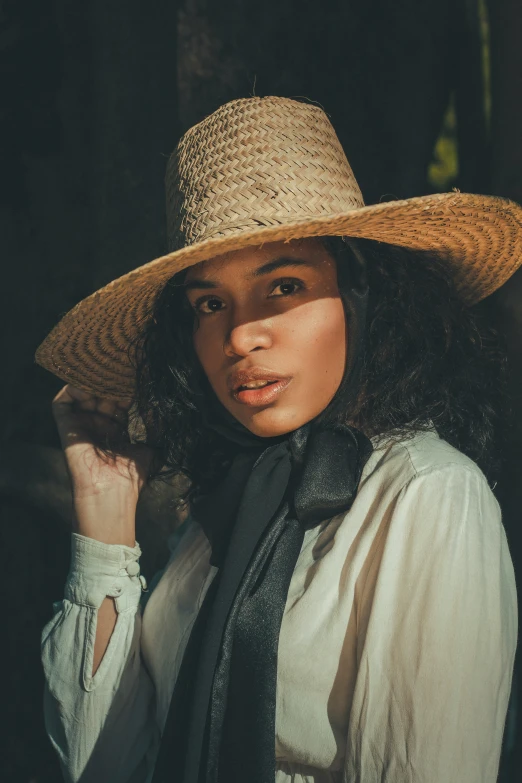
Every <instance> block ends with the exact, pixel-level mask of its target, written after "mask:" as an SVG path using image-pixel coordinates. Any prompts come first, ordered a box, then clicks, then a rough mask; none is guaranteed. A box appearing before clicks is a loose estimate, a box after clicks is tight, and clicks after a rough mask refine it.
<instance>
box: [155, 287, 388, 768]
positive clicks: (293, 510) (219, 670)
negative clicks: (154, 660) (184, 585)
mask: <svg viewBox="0 0 522 783" xmlns="http://www.w3.org/2000/svg"><path fill="white" fill-rule="evenodd" d="M366 299H367V290H365V291H363V293H362V294H361V293H360V292H357V291H354V299H353V301H352V302H351V304H352V318H351V323H350V327H351V329H350V337H351V340H350V342H349V346H350V350H349V356H348V359H347V370H346V372H345V378H344V379H343V384H350V385H351V384H353V383H354V382H356V379H357V375H358V372H357V371H356V369H357V365H358V362H359V359H360V355H361V353H362V351H361V347H362V333H363V329H362V326H363V324H364V320H365V311H366ZM343 384H342V385H343ZM335 401H336V398H334V400H333V401H332V403H330V405H329V406H328V408H327V409H325V411H323V413H322V414H321V415H320V416H318V417H317V418H316V419H314V420H313V421H310V422H308V423H306V424H304V425H303V426H302V427H300V428H299V429H297V430H294V431H293V432H291V433H289V434H287V435H284V436H281V437H277V438H269V439H267V438H260V437H258V436H256V435H253V434H252V433H251V432H250V431H249V430H248V429H247V428H245V427H243V426H242V425H241V424H240V423H239V422H237V420H236V419H234V417H233V416H232V415H231V414H230V413H228V412H227V411H226V409H225V408H224V407H223V406H221V405H220V404H219V403H218V402H217V400H214V402H213V412H212V414H211V416H210V417H209V418H208V420H207V424H208V426H210V427H211V428H212V429H214V430H215V431H217V432H219V433H220V434H221V435H222V436H223V437H226V438H227V439H229V440H232V441H233V442H234V443H235V444H237V447H238V449H237V453H236V455H235V457H234V459H233V462H232V464H231V467H230V469H229V471H228V473H227V476H226V477H225V479H224V481H223V482H222V484H221V485H220V486H219V487H218V488H217V489H216V490H215V491H214V492H213V493H211V495H207V496H205V497H204V498H201V499H200V500H199V501H198V502H197V503H195V504H193V506H192V509H191V512H192V516H193V517H194V518H195V519H196V520H197V521H198V522H199V523H200V524H201V526H202V528H203V530H204V532H205V534H206V536H207V537H208V539H209V541H210V544H211V547H212V555H211V559H210V563H211V564H212V565H215V566H216V567H217V568H218V572H217V573H216V575H215V577H214V579H213V581H212V583H211V584H210V587H209V588H208V590H207V593H206V595H205V598H204V601H203V604H202V606H201V609H200V610H199V612H198V615H197V617H196V621H195V623H194V626H193V628H192V632H191V634H190V637H189V640H188V643H187V647H186V649H185V653H184V656H183V660H182V663H181V667H180V671H179V673H178V677H177V680H176V684H175V687H174V692H173V696H172V700H171V704H170V708H169V713H168V716H167V721H166V724H165V728H164V732H163V736H162V741H161V747H160V751H159V754H158V758H157V761H156V766H155V771H154V776H153V783H243V781H244V780H245V777H248V779H249V781H251V783H271V782H272V781H273V780H274V777H275V709H276V703H275V697H276V683H277V650H278V642H279V632H280V627H281V621H282V617H283V612H284V608H285V605H286V598H287V593H288V588H289V585H290V580H291V578H292V574H293V572H294V568H295V565H296V562H297V559H298V557H299V554H300V551H301V547H302V543H303V538H304V533H305V530H307V529H309V528H312V527H314V526H316V525H318V524H319V523H320V522H322V521H325V520H328V519H330V518H332V517H333V516H335V515H336V514H340V513H343V512H346V511H347V510H348V509H349V508H350V506H351V504H352V502H353V499H354V497H355V494H356V492H357V487H358V483H359V479H360V476H361V472H362V468H363V466H364V463H365V461H366V460H367V458H368V456H369V455H370V453H371V450H372V446H371V443H370V441H369V440H368V439H367V438H366V437H365V436H364V435H363V434H362V433H360V432H359V431H357V430H356V429H354V428H352V427H349V426H348V425H345V424H340V423H338V422H336V419H335Z"/></svg>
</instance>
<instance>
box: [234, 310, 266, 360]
mask: <svg viewBox="0 0 522 783" xmlns="http://www.w3.org/2000/svg"><path fill="white" fill-rule="evenodd" d="M268 321H269V319H258V320H252V318H251V317H250V318H248V319H247V318H246V317H243V318H241V317H240V316H239V315H236V317H234V319H233V323H231V324H230V325H229V327H228V330H227V333H226V335H225V341H224V344H223V350H224V352H225V355H226V356H247V355H248V354H249V353H252V351H257V350H262V349H265V350H266V349H267V348H270V346H271V345H272V331H271V328H270V324H269V322H268Z"/></svg>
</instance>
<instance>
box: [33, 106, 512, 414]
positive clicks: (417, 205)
mask: <svg viewBox="0 0 522 783" xmlns="http://www.w3.org/2000/svg"><path fill="white" fill-rule="evenodd" d="M166 195H167V221H168V236H169V253H168V254H167V255H165V256H162V257H161V258H157V259H155V260H154V261H150V262H149V263H147V264H145V265H143V266H140V267H138V268H137V269H134V270H133V271H131V272H129V273H128V274H126V275H123V277H120V278H118V279H117V280H114V281H113V282H111V283H109V284H108V285H106V286H105V287H103V288H101V289H100V290H99V291H96V292H95V293H94V294H92V295H91V296H89V297H87V298H86V299H84V300H83V301H81V302H80V303H79V304H78V305H76V307H74V308H73V309H72V310H71V311H70V312H68V313H67V314H66V315H65V316H64V317H63V318H62V320H61V321H60V322H59V323H58V325H57V326H55V328H54V329H53V330H52V332H51V333H50V334H49V335H48V337H47V338H46V339H45V340H44V342H43V343H42V344H41V345H40V347H39V348H38V351H37V353H36V361H37V362H38V363H39V364H41V365H42V366H43V367H45V368H47V369H48V370H50V371H51V372H53V373H54V374H55V375H58V376H59V377H60V378H62V379H63V380H64V381H67V382H70V383H72V384H74V385H75V386H79V387H80V388H82V389H84V390H86V391H90V392H92V393H94V394H96V395H98V396H106V397H114V398H120V399H121V398H128V397H131V396H132V394H133V389H134V371H133V367H132V364H131V362H130V359H129V351H128V349H129V346H130V344H131V341H134V340H135V338H136V337H137V335H138V334H139V332H140V330H141V328H142V326H143V324H144V323H145V322H146V321H147V318H148V317H149V315H150V312H151V308H152V307H153V303H154V300H155V297H156V295H157V294H158V293H159V291H160V290H161V289H162V287H163V286H164V285H165V283H166V282H167V281H168V280H169V278H170V277H172V275H174V274H175V272H178V271H179V270H181V269H184V268H186V267H188V266H191V265H192V264H197V263H198V262H200V261H203V260H205V259H210V258H212V257H213V256H216V255H220V254H222V253H225V252H227V251H231V250H236V249H239V248H244V247H245V246H247V245H260V244H262V243H265V242H274V241H277V240H291V239H294V238H298V237H313V236H326V235H329V234H330V235H343V234H344V235H348V236H353V237H364V238H368V239H374V240H379V241H381V242H387V243H390V244H394V245H400V246H402V247H407V248H412V249H416V250H424V251H426V250H428V251H434V252H436V253H438V254H440V255H442V256H444V257H446V258H448V259H450V260H451V262H452V263H453V265H454V269H455V284H456V286H457V289H458V291H459V292H460V294H461V296H462V299H463V301H464V302H465V303H466V304H473V303H475V302H478V301H479V300H481V299H483V298H484V297H486V296H488V294H491V293H492V292H493V291H494V290H495V289H496V288H498V287H499V286H501V285H502V283H504V282H505V281H506V280H507V279H508V278H509V277H510V276H511V275H512V274H513V272H515V270H516V269H517V268H518V267H519V265H520V264H521V263H522V231H521V227H522V208H521V207H520V206H518V205H517V204H515V203H513V202H511V201H507V200H505V199H500V198H495V197H492V196H478V195H471V194H467V193H458V192H453V193H442V194H437V195H431V196H423V197H420V198H411V199H407V200H405V201H392V202H386V203H383V204H375V205H372V206H368V207H365V206H364V202H363V198H362V195H361V191H360V189H359V186H358V185H357V182H356V180H355V177H354V175H353V173H352V170H351V168H350V166H349V164H348V161H347V160H346V156H345V154H344V152H343V149H342V147H341V145H340V143H339V140H338V138H337V136H336V134H335V131H334V129H333V128H332V126H331V124H330V122H329V120H328V118H327V116H326V114H325V113H324V111H323V110H322V109H320V108H318V107H317V106H313V105H310V104H307V103H301V102H298V101H294V100H290V99H288V98H277V97H267V98H245V99H240V100H235V101H231V102H230V103H226V104H225V105H224V106H221V107H220V108H219V109H218V110H217V111H216V112H214V114H211V115H210V116H209V117H207V118H206V119H204V120H203V121H202V122H200V123H199V124H198V125H195V126H194V127H192V128H190V129H189V130H188V131H187V132H186V133H185V135H184V136H183V138H182V139H181V140H180V142H179V144H178V146H177V148H176V150H175V151H174V153H173V154H172V155H171V157H170V159H169V163H168V167H167V173H166Z"/></svg>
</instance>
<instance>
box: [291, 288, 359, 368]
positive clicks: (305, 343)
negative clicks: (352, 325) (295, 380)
mask: <svg viewBox="0 0 522 783" xmlns="http://www.w3.org/2000/svg"><path fill="white" fill-rule="evenodd" d="M305 311H306V312H305ZM299 320H300V322H299V324H296V325H295V329H294V330H293V332H294V339H295V344H296V348H297V350H298V352H299V353H300V355H301V359H302V360H303V368H302V369H303V371H305V372H306V373H307V374H308V373H310V374H317V376H318V377H317V380H318V381H319V380H320V382H321V383H324V382H325V381H329V380H330V379H331V381H332V383H335V382H336V381H337V382H338V383H339V382H340V381H341V378H342V375H343V372H344V366H345V361H346V318H345V313H344V308H343V305H342V302H341V300H340V299H320V300H317V301H316V302H314V303H313V307H312V306H311V307H310V308H303V313H302V315H301V317H300V319H299Z"/></svg>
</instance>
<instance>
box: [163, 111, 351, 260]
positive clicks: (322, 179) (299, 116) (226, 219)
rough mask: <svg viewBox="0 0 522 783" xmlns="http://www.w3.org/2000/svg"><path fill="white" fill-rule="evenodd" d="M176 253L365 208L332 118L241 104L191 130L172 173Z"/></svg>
mask: <svg viewBox="0 0 522 783" xmlns="http://www.w3.org/2000/svg"><path fill="white" fill-rule="evenodd" d="M165 186H166V197H167V229H168V238H169V250H170V251H175V250H179V249H181V248H183V247H188V246H190V245H193V244H195V243H198V242H202V241H205V240H207V239H210V238H213V239H214V238H217V237H226V236H230V235H232V234H237V235H238V234H241V233H242V232H245V233H249V232H251V231H252V230H253V229H254V230H256V229H259V228H262V227H265V226H267V227H268V226H278V225H281V226H283V225H285V224H290V223H292V224H295V223H296V221H299V220H301V219H302V220H303V221H307V220H310V218H313V219H316V218H321V217H328V216H330V217H331V216H332V215H335V214H340V213H346V212H348V211H351V210H353V209H358V208H360V207H362V206H364V201H363V198H362V194H361V191H360V189H359V186H358V185H357V182H356V179H355V177H354V175H353V172H352V169H351V167H350V165H349V163H348V161H347V159H346V155H345V154H344V151H343V148H342V147H341V144H340V142H339V139H338V138H337V135H336V133H335V131H334V129H333V127H332V125H331V123H330V121H329V120H328V118H327V116H326V114H325V113H324V111H323V110H322V109H320V108H319V107H318V106H314V105H311V104H307V103H301V102H299V101H295V100H291V99H289V98H278V97H267V98H241V99H238V100H234V101H231V102H229V103H226V104H225V105H224V106H221V107H220V108H219V109H218V110H217V111H215V112H214V113H213V114H211V115H210V116H209V117H207V118H206V119H204V120H203V121H202V122H200V123H198V124H197V125H195V126H194V127H192V128H190V129H189V130H188V131H187V132H186V133H185V135H184V136H183V137H182V138H181V140H180V142H179V144H178V146H177V148H176V150H175V151H174V152H173V154H172V155H171V156H170V159H169V163H168V166H167V173H166V180H165Z"/></svg>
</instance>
